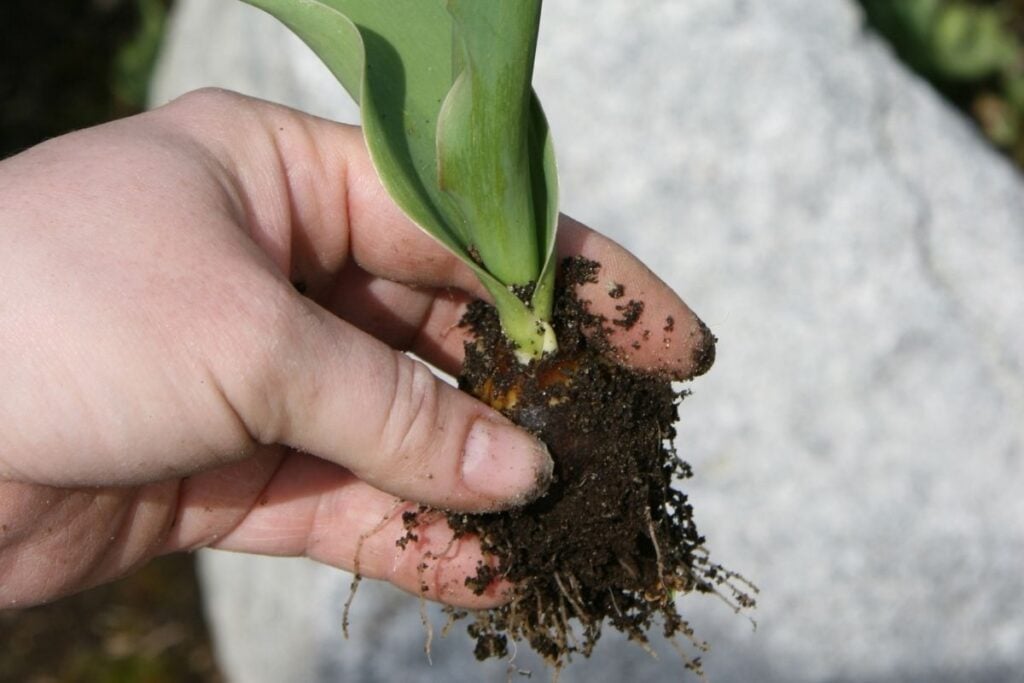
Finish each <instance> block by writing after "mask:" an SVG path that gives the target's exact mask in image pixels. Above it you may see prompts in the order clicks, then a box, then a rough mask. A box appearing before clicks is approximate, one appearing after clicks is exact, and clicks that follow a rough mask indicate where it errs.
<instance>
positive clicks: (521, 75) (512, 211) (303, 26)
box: [245, 0, 558, 363]
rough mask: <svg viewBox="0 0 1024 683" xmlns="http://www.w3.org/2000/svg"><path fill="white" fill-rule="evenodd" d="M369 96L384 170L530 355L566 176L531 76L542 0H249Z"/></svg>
mask: <svg viewBox="0 0 1024 683" xmlns="http://www.w3.org/2000/svg"><path fill="white" fill-rule="evenodd" d="M245 2H248V3H249V4H251V5H254V6H256V7H259V8H261V9H263V10H265V11H267V12H269V13H270V14H272V15H273V16H275V17H277V18H278V19H279V20H281V21H282V22H283V23H284V24H286V25H287V26H288V27H289V28H290V29H291V30H292V31H294V32H295V33H296V34H297V35H298V36H299V37H300V38H302V40H304V41H305V42H306V44H307V45H309V46H310V47H311V48H312V49H313V51H314V52H316V54H317V55H318V56H319V57H320V58H321V59H322V60H323V61H324V63H325V64H326V65H327V67H328V68H329V69H330V70H331V72H332V73H333V74H334V75H335V77H336V78H337V79H338V80H339V81H340V82H341V84H342V85H343V86H344V87H345V89H346V90H347V91H348V93H349V94H350V95H351V96H352V97H353V98H354V99H355V100H356V102H358V103H359V107H360V111H361V114H362V125H363V132H364V135H365V138H366V144H367V147H368V149H369V152H370V156H371V158H372V160H373V164H374V166H375V168H376V170H377V173H378V175H379V176H380V179H381V182H382V183H383V185H384V187H385V188H386V189H387V191H388V193H389V194H390V195H391V197H392V198H393V199H394V201H395V203H396V204H398V206H399V207H400V208H401V209H402V210H403V211H404V212H405V214H406V215H407V216H408V217H409V218H410V219H411V220H412V221H413V222H414V223H416V224H417V225H418V226H419V227H421V228H422V229H423V230H425V231H426V232H427V233H429V234H430V235H432V236H433V237H434V238H436V239H437V240H438V241H439V242H441V244H443V245H444V246H445V247H447V248H448V249H449V250H451V251H452V252H453V253H455V254H456V255H457V256H458V257H459V258H461V259H462V260H463V261H464V262H465V263H466V264H467V265H468V266H469V267H470V268H472V270H473V272H474V273H475V274H476V276H477V277H478V278H479V279H480V281H481V282H482V283H483V285H484V287H485V288H486V289H487V291H488V292H489V293H490V294H491V296H492V297H493V299H494V303H495V306H496V308H497V310H498V314H499V317H500V320H501V325H502V330H503V331H504V333H505V336H506V337H507V338H508V339H509V340H510V341H511V342H512V343H513V344H514V346H515V347H516V349H517V352H516V355H517V357H518V358H519V360H520V362H524V363H526V362H529V361H530V360H532V359H535V358H539V357H541V356H542V355H544V354H547V353H551V352H553V351H555V350H556V349H557V342H556V339H555V335H554V332H553V331H552V328H551V325H550V319H551V313H552V303H553V296H554V279H555V272H554V270H555V269H554V264H553V261H554V244H555V229H556V225H557V220H558V208H557V195H558V184H557V178H556V173H555V158H554V150H553V147H552V143H551V137H550V134H549V130H548V124H547V121H546V119H545V117H544V113H543V111H542V110H541V107H540V104H539V102H538V100H537V97H536V95H535V94H534V93H533V89H532V88H531V86H530V82H531V78H532V74H533V58H534V52H535V49H536V44H537V29H538V25H539V21H540V4H541V3H540V0H510V1H506V0H485V1H481V0H447V2H445V1H444V0H386V1H375V0H245Z"/></svg>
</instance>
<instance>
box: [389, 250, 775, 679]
mask: <svg viewBox="0 0 1024 683" xmlns="http://www.w3.org/2000/svg"><path fill="white" fill-rule="evenodd" d="M598 268H599V265H598V264H596V263H594V262H591V261H586V260H584V259H581V258H575V259H566V261H565V262H564V263H563V264H562V268H561V273H560V278H559V288H558V294H557V299H556V305H555V315H554V321H553V324H554V327H555V331H556V334H557V338H558V340H559V345H560V349H559V352H558V353H557V354H556V355H554V356H553V357H545V358H544V359H542V360H540V361H534V362H532V363H530V364H529V365H528V366H524V365H521V364H520V363H518V362H517V361H516V359H515V356H514V352H513V349H512V348H511V347H510V345H509V343H508V342H507V341H506V340H505V338H504V336H503V334H502V333H501V328H500V325H499V322H498V317H497V315H496V313H495V311H494V309H493V308H492V307H491V306H489V305H487V304H484V303H482V302H476V303H474V304H473V305H471V306H470V308H469V310H468V312H467V313H466V315H465V317H464V319H463V321H462V324H463V325H464V326H466V327H468V328H469V329H470V330H471V332H472V334H473V340H472V341H471V342H469V343H467V345H466V360H465V364H464V367H463V372H462V375H461V376H460V378H459V383H460V387H461V388H462V389H463V390H465V391H468V392H469V393H471V394H473V395H474V396H476V397H478V398H480V399H481V400H484V401H485V402H487V403H489V404H490V405H492V406H493V407H495V408H496V409H498V410H500V411H501V412H502V413H504V414H505V415H507V416H508V417H509V418H510V419H512V420H513V421H514V422H516V423H517V424H519V425H521V426H523V427H524V428H526V429H528V430H530V431H531V432H533V433H534V434H536V435H537V436H538V437H539V438H540V439H541V440H543V441H544V442H545V443H546V444H547V445H548V448H549V450H550V451H551V454H552V458H553V459H554V462H555V471H554V480H553V482H552V484H551V487H550V488H549V490H548V492H547V493H546V494H545V495H544V496H543V497H541V498H540V499H539V500H537V501H535V502H533V503H531V504H529V505H527V506H525V507H522V508H518V509H514V510H509V511H506V512H501V513H492V514H479V515H470V514H455V513H450V514H448V522H449V524H450V525H451V527H452V528H453V529H454V530H455V532H456V535H457V536H461V535H465V534H473V535H476V536H478V537H479V538H480V542H481V544H482V546H483V549H484V551H485V553H487V554H489V555H492V556H494V557H496V558H497V559H498V562H497V566H496V567H491V566H483V565H482V566H481V567H480V568H479V571H478V573H477V575H476V576H475V577H472V578H470V579H469V580H468V581H467V585H468V586H470V587H471V588H473V589H475V590H478V591H480V592H482V591H483V590H484V588H485V587H486V586H487V585H488V584H489V583H490V582H491V581H493V580H494V579H495V578H497V577H499V576H500V577H502V578H504V579H507V580H508V581H510V582H512V584H513V585H514V586H515V588H514V592H513V595H512V599H511V601H510V602H509V603H508V604H506V605H503V606H501V607H498V608H495V609H490V610H485V611H479V612H474V613H473V617H474V622H473V623H472V624H470V626H469V628H468V630H469V633H470V635H471V636H473V637H474V638H475V639H476V650H475V653H476V656H477V658H478V659H481V660H482V659H486V658H488V657H504V656H507V655H508V652H509V640H510V639H512V640H514V641H526V642H529V643H530V645H531V646H532V647H533V649H534V650H536V651H537V652H538V653H539V654H540V655H541V656H543V657H544V658H545V660H547V661H548V662H549V663H551V664H552V665H554V666H555V667H556V668H559V667H561V666H562V665H563V664H564V663H565V662H567V661H568V660H569V659H570V658H571V656H572V655H573V654H575V653H579V654H582V655H584V656H587V655H589V654H590V653H591V651H592V650H593V648H594V645H595V644H596V642H597V640H598V638H599V637H600V635H601V628H602V625H603V624H604V622H605V621H606V620H607V621H608V623H610V624H611V626H612V627H613V628H615V629H618V630H619V631H622V632H623V633H625V634H626V635H627V636H629V637H630V638H631V639H633V640H635V641H637V642H639V643H640V644H641V645H646V643H647V633H648V631H649V630H650V629H651V628H652V627H653V626H655V625H656V624H657V625H660V627H661V631H662V633H663V634H664V636H665V637H666V638H669V639H670V640H671V641H672V642H673V643H676V641H677V639H678V636H683V637H684V638H686V639H687V640H688V641H689V642H690V643H692V644H693V646H695V647H696V649H697V650H698V653H699V652H700V651H703V649H704V648H705V645H704V644H703V643H702V642H700V641H699V640H697V639H696V638H695V636H694V634H693V632H692V630H691V628H690V627H689V625H688V624H687V622H686V620H685V619H684V618H683V617H682V616H681V615H680V613H679V611H678V609H677V607H676V602H675V598H676V597H677V596H678V595H679V594H681V593H686V592H689V591H697V592H701V593H716V594H718V595H719V596H721V597H723V598H725V599H726V601H727V602H728V603H729V604H730V605H732V606H733V607H734V608H736V609H740V608H746V607H752V606H753V604H754V601H753V599H752V598H751V597H750V596H749V595H748V593H747V592H745V590H748V591H750V592H755V591H756V588H754V587H753V586H752V585H750V584H748V583H747V582H745V580H743V579H742V577H740V576H739V575H737V574H734V573H732V572H729V571H727V570H725V569H723V568H722V567H721V566H719V565H717V564H714V563H712V562H711V561H710V560H709V558H708V553H707V551H706V550H705V548H704V538H703V537H702V536H701V535H700V533H699V532H698V530H697V527H696V525H695V523H694V519H693V508H692V507H691V505H690V503H689V502H688V500H687V496H686V494H685V493H683V492H682V491H680V490H678V489H677V488H675V487H674V486H673V483H674V482H677V481H679V480H683V479H686V478H688V477H690V476H691V469H690V467H689V465H687V464H686V463H685V462H684V461H683V460H681V459H680V458H679V457H677V455H676V453H675V451H674V449H673V445H672V441H673V438H674V437H675V428H674V426H673V425H674V424H675V422H676V420H677V408H678V405H679V403H680V401H681V399H682V398H683V397H685V396H686V395H687V393H688V392H686V391H677V390H676V389H674V388H673V385H672V382H671V380H670V378H668V377H665V376H662V375H658V374H651V373H643V372H638V371H635V370H632V369H629V368H626V367H624V366H622V365H620V364H618V363H616V362H615V361H614V354H613V352H612V350H611V349H610V347H609V344H608V341H607V338H608V332H609V331H610V330H611V329H614V328H611V327H610V325H616V326H627V325H628V326H632V325H635V324H636V323H637V322H638V320H639V318H640V317H641V316H642V314H643V303H642V302H638V301H628V302H627V303H625V304H622V305H620V306H618V307H617V310H618V311H619V312H620V313H621V314H622V318H621V319H619V320H612V321H608V320H607V319H606V318H604V317H602V316H598V315H594V314H592V313H590V312H589V310H588V305H587V302H586V301H581V300H580V299H579V298H578V297H577V295H576V287H577V285H580V284H583V283H586V282H595V281H596V277H597V271H598ZM623 294H624V292H623V288H622V286H621V285H618V286H616V287H615V288H614V289H613V290H612V291H611V292H610V293H609V296H611V297H613V298H620V297H622V296H623ZM672 324H673V323H672V322H671V321H670V322H668V323H667V325H672ZM708 337H709V340H710V341H711V348H712V349H713V337H710V335H708ZM701 353H702V354H704V355H706V356H708V358H707V359H706V360H707V361H708V362H709V363H710V360H711V359H713V350H711V351H708V350H702V351H701ZM408 522H409V524H408V526H409V527H410V533H413V532H414V526H415V522H414V520H413V519H411V518H410V519H409V520H408ZM461 616H466V613H465V612H458V613H456V617H461ZM679 649H680V650H681V651H682V648H679ZM689 649H691V651H692V648H689ZM683 656H684V660H685V662H686V664H687V666H688V667H690V668H692V669H696V670H698V671H699V669H700V657H699V654H698V655H697V656H692V655H689V654H684V655H683Z"/></svg>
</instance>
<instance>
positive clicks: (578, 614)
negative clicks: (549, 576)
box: [555, 572, 587, 624]
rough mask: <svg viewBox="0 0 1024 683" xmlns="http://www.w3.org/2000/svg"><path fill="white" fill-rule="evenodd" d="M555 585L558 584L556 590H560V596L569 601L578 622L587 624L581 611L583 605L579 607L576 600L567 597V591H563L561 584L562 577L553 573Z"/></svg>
mask: <svg viewBox="0 0 1024 683" xmlns="http://www.w3.org/2000/svg"><path fill="white" fill-rule="evenodd" d="M555 583H557V584H558V590H560V591H561V592H562V595H564V596H565V599H566V600H568V601H569V604H570V605H572V608H573V610H574V611H575V612H576V617H577V618H578V619H579V620H580V623H581V624H586V623H587V617H586V616H585V611H584V609H583V605H581V604H580V603H579V602H578V601H577V600H576V598H574V597H573V596H571V595H569V591H567V590H566V589H565V585H564V584H563V583H562V577H561V576H560V575H559V574H558V572H555Z"/></svg>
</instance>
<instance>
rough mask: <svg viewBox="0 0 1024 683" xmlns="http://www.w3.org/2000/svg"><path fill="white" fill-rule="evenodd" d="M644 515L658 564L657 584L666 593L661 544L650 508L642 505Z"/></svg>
mask: <svg viewBox="0 0 1024 683" xmlns="http://www.w3.org/2000/svg"><path fill="white" fill-rule="evenodd" d="M644 517H646V518H647V531H648V533H650V535H651V544H653V545H654V559H655V561H656V562H657V564H658V584H659V586H660V587H661V592H662V593H663V594H665V593H668V589H667V587H666V586H665V563H664V561H663V560H662V559H661V545H660V544H659V543H658V535H657V534H656V533H655V532H654V520H653V519H652V518H651V510H650V508H647V507H644Z"/></svg>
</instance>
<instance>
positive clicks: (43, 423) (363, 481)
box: [0, 90, 703, 608]
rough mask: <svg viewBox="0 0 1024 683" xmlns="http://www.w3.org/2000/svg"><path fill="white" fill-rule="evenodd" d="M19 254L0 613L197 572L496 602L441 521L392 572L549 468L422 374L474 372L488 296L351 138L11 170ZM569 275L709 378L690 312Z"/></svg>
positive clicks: (295, 119)
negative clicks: (451, 519) (238, 561)
mask: <svg viewBox="0 0 1024 683" xmlns="http://www.w3.org/2000/svg"><path fill="white" fill-rule="evenodd" d="M0 244H2V245H3V247H2V248H0V273H2V281H3V284H2V286H0V387H3V390H2V394H0V395H2V400H0V608H10V607H24V606H28V605H32V604H37V603H41V602H45V601H49V600H53V599H55V598H58V597H60V596H62V595H66V594H69V593H73V592H76V591H80V590H83V589H85V588H88V587H90V586H94V585H97V584H100V583H103V582H106V581H110V580H113V579H115V578H117V577H119V576H122V575H124V574H126V573H128V572H130V571H132V570H133V569H135V568H137V567H139V566H140V565H142V564H144V563H145V562H147V561H148V560H150V559H152V558H154V557H156V556H159V555H162V554H166V553H171V552H177V551H183V550H191V549H195V548H200V547H213V548H221V549H225V550H233V551H238V552H247V553H259V554H269V555H302V556H307V557H310V558H313V559H314V560H317V561H320V562H324V563H327V564H331V565H334V566H337V567H342V568H345V569H349V570H352V569H354V568H356V564H357V562H358V569H359V571H360V572H361V573H362V574H363V575H365V576H368V577H373V578H380V579H385V580H387V581H390V582H392V583H394V584H395V585H397V586H399V587H401V588H404V589H406V590H409V591H411V592H418V589H419V586H420V584H421V582H422V583H423V584H425V585H426V587H427V593H426V595H427V597H428V598H431V599H436V600H441V601H444V602H447V603H450V604H454V605H460V606H467V607H486V606H492V605H495V604H499V603H500V602H501V601H502V599H503V595H504V586H503V585H501V584H500V583H496V584H495V585H493V586H492V587H491V588H490V589H489V590H488V591H486V592H485V593H484V594H483V595H475V594H473V593H472V592H471V591H470V590H469V589H467V588H466V587H465V586H464V583H463V582H464V579H465V577H466V576H467V575H469V574H471V573H473V571H474V568H475V567H476V565H477V562H478V561H479V560H480V559H481V555H480V550H479V546H478V545H477V543H476V542H475V541H474V540H473V539H462V540H460V541H458V542H457V543H454V544H453V543H451V534H450V532H449V530H448V529H447V526H446V524H445V523H444V522H443V520H440V519H438V520H436V521H434V522H432V523H431V524H430V525H429V526H428V527H427V528H426V529H424V530H421V531H420V534H419V535H420V539H419V541H418V542H416V543H410V544H409V545H408V547H407V548H406V550H404V551H403V550H402V549H400V548H398V547H397V546H396V540H397V539H398V538H400V537H401V536H402V535H403V533H404V530H403V528H402V523H401V519H400V517H401V516H400V514H398V512H399V511H400V510H402V509H405V508H404V507H402V504H401V503H399V502H398V501H402V500H408V501H417V502H423V503H427V504H429V505H432V506H438V507H443V508H446V509H453V510H465V511H481V510H495V509H502V508H506V507H508V506H510V505H515V504H519V503H522V502H523V501H525V500H527V499H529V498H530V497H531V496H535V495H537V493H538V492H539V490H540V489H542V488H543V484H544V480H545V476H544V475H545V474H546V473H547V472H549V471H550V468H551V461H550V457H549V455H548V454H547V451H546V449H545V448H544V447H543V445H541V444H539V443H538V442H536V441H535V440H534V439H533V438H532V437H531V436H530V435H528V434H526V433H524V432H522V431H520V430H518V429H516V428H515V427H513V426H512V425H511V424H510V423H509V422H508V421H507V420H505V419H504V418H503V417H502V416H500V415H499V414H497V413H495V412H494V411H492V410H491V409H489V408H488V407H487V406H485V405H483V404H481V403H479V402H477V401H475V400H474V399H472V398H470V397H469V396H467V395H465V394H462V393H460V392H459V391H457V390H455V389H453V388H451V387H450V386H447V385H446V384H444V383H443V382H441V381H440V380H438V379H436V378H435V377H434V376H433V375H432V374H431V373H430V372H429V370H428V369H427V368H426V367H425V366H424V365H423V364H422V363H420V362H418V361H416V360H414V359H412V358H410V357H409V356H408V355H406V354H405V353H403V352H404V351H412V352H414V353H415V354H417V355H418V356H419V357H421V358H423V359H425V360H427V361H428V362H430V363H432V364H434V365H435V366H436V367H438V368H440V369H441V370H443V371H445V372H448V373H455V372H457V371H458V368H459V365H460V363H461V360H462V353H463V342H464V341H465V331H464V330H463V329H461V328H459V327H457V322H458V320H459V318H460V316H461V315H462V313H463V311H464V310H465V306H466V304H467V302H468V301H470V300H471V299H472V298H474V297H484V296H485V292H484V291H483V289H482V288H481V287H480V286H479V285H478V284H477V282H476V281H475V279H474V278H473V275H472V274H471V272H470V271H469V270H468V269H467V268H466V267H465V266H464V265H462V264H461V263H460V262H459V261H458V260H457V259H455V258H454V257H452V256H451V255H449V254H448V253H447V252H446V251H444V250H443V249H442V248H441V247H440V246H438V245H437V244H436V243H435V242H434V241H433V240H432V239H431V238H429V237H428V236H426V235H425V234H423V233H422V232H421V231H420V230H419V229H418V228H416V227H415V226H414V225H412V224H411V223H410V222H409V221H408V220H407V219H406V218H404V217H403V215H402V214H401V212H400V211H399V210H398V209H397V208H396V207H395V206H394V204H393V203H392V202H391V201H390V199H389V198H388V197H387V195H386V193H385V192H384V191H383V189H382V188H381V186H380V184H379V181H378V180H377V178H376V175H375V174H374V172H373V169H372V166H371V164H370V162H369V159H368V157H367V154H366V151H365V148H364V146H363V142H362V138H361V134H360V132H359V130H358V129H356V128H352V127H349V126H343V125H340V124H336V123H331V122H328V121H325V120H322V119H317V118H313V117H310V116H307V115H304V114H301V113H299V112H296V111H293V110H290V109H287V108H284V107H280V106H276V105H272V104H268V103H265V102H261V101H257V100H253V99H249V98H244V97H242V96H240V95H236V94H232V93H228V92H224V91H214V90H207V91H200V92H197V93H193V94H190V95H187V96H185V97H183V98H181V99H179V100H177V101H175V102H173V103H171V104H170V105H167V106H165V107H162V108H160V109H157V110H154V111H153V112H150V113H147V114H144V115H141V116H136V117H132V118H129V119H124V120H121V121H118V122H115V123H111V124H107V125H104V126H100V127H97V128H92V129H88V130H84V131H80V132H78V133H74V134H71V135H67V136H64V137H61V138H57V139H55V140H52V141H50V142H48V143H45V144H43V145H40V146H38V147H35V148H33V149H30V150H28V151H26V152H24V153H22V154H20V155H17V156H15V157H12V158H10V159H8V160H5V161H3V162H0ZM558 248H559V251H560V253H564V254H583V255H585V256H587V257H589V258H592V259H594V260H597V261H599V262H601V263H602V270H601V283H598V284H595V285H588V287H587V289H585V290H584V291H583V295H584V296H585V297H586V298H590V299H591V300H592V301H593V302H594V306H595V309H596V310H597V311H599V312H604V313H606V314H608V315H609V316H610V317H614V316H615V315H616V313H615V311H614V305H615V303H616V301H615V300H613V299H610V298H609V297H607V296H603V295H601V294H603V293H602V292H601V288H602V287H605V286H608V285H609V284H610V283H623V284H625V285H626V287H627V292H628V295H629V296H630V297H635V298H642V299H644V301H645V304H646V308H645V313H644V315H645V316H650V319H652V320H655V321H662V320H665V319H666V318H667V317H668V316H671V317H672V318H673V320H674V326H673V328H672V330H671V331H668V332H663V331H662V329H661V324H660V322H659V323H658V324H657V326H656V329H657V335H656V336H657V343H654V344H642V345H641V346H640V348H639V349H634V348H633V346H634V344H633V342H634V341H638V339H637V335H639V334H640V330H639V329H637V328H634V330H631V331H619V332H618V333H617V336H616V337H615V339H614V341H615V343H616V345H617V346H618V347H619V348H620V349H622V358H623V359H624V360H625V362H629V363H631V364H633V365H635V366H637V367H641V368H645V369H658V370H663V371H667V372H669V373H671V374H672V375H673V376H675V377H677V378H684V377H688V376H690V375H692V374H694V372H695V371H696V370H697V367H696V365H695V361H694V360H693V355H694V354H693V349H694V348H695V346H696V345H699V344H700V343H701V341H702V339H703V337H702V334H701V332H700V328H699V324H698V322H697V319H696V317H695V316H694V315H693V313H692V312H691V311H690V309H689V308H688V307H687V306H686V304H684V303H683V301H682V300H681V299H680V298H679V297H678V296H677V295H676V294H674V293H673V292H672V291H671V290H670V289H669V288H668V287H667V286H665V285H664V283H662V282H661V281H660V280H658V279H657V277H655V276H654V275H653V274H652V273H651V272H650V271H649V270H648V269H647V268H645V267H644V266H643V265H642V264H641V263H640V262H639V261H638V260H636V258H634V257H633V256H631V255H630V254H629V253H628V252H626V251H625V250H623V249H622V248H621V247H619V246H618V245H616V244H614V243H613V242H611V241H610V240H608V239H606V238H604V237H602V236H600V235H599V234H597V233H595V232H593V231H591V230H589V229H588V228H586V227H584V226H582V225H580V224H578V223H576V222H574V221H572V220H570V219H563V221H562V225H561V228H560V239H559V247H558ZM294 283H302V287H301V288H302V289H303V291H304V294H300V293H299V291H298V290H297V288H296V286H295V284H294ZM652 324H653V323H652ZM357 551H358V552H357ZM429 553H433V554H434V555H437V556H440V557H439V558H435V559H431V560H430V561H429V562H428V563H427V564H428V568H427V569H426V570H425V571H423V570H417V565H419V564H420V563H421V562H422V560H423V558H424V556H425V555H428V554H429ZM428 556H429V555H428Z"/></svg>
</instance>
